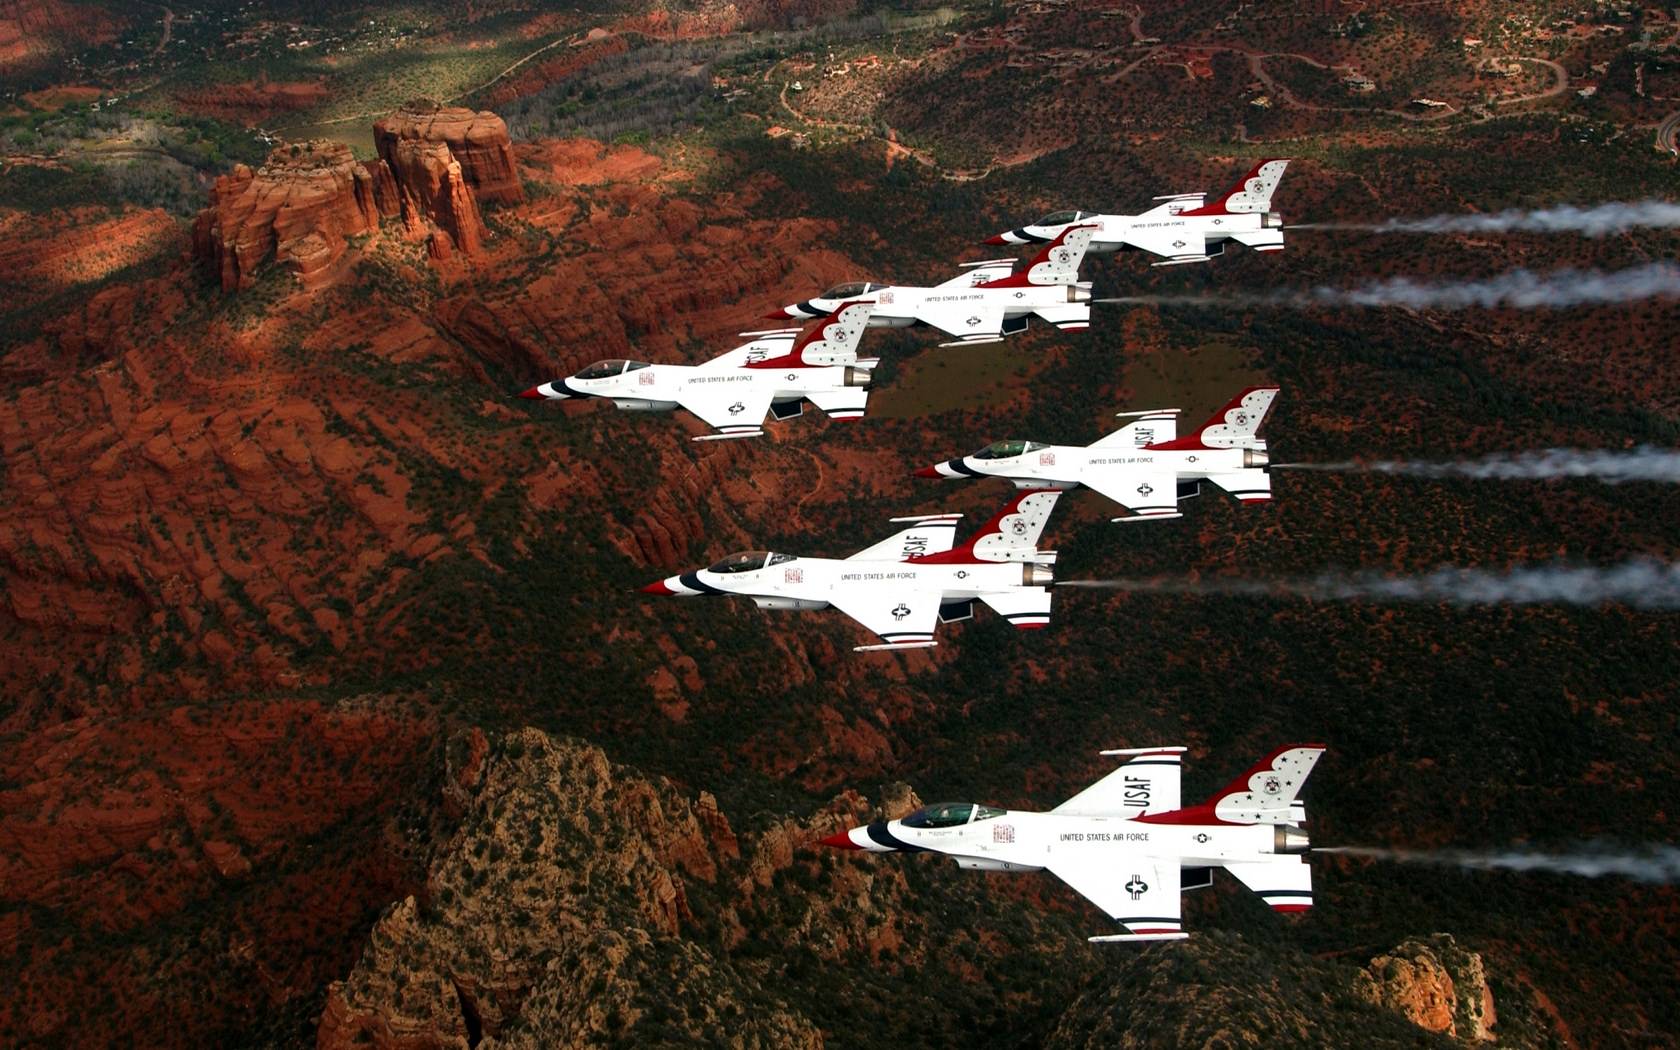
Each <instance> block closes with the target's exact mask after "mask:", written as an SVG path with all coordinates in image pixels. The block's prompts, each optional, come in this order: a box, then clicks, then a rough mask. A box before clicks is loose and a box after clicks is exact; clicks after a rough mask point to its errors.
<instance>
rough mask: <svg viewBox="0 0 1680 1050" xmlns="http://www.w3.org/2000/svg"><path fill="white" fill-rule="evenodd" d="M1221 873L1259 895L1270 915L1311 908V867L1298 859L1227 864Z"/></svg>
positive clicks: (1292, 857)
mask: <svg viewBox="0 0 1680 1050" xmlns="http://www.w3.org/2000/svg"><path fill="white" fill-rule="evenodd" d="M1225 870H1226V871H1228V872H1230V873H1231V874H1232V876H1234V877H1235V878H1236V880H1237V881H1238V882H1240V883H1242V884H1243V885H1244V886H1247V887H1248V888H1249V889H1251V890H1253V891H1254V892H1255V893H1258V894H1259V895H1260V899H1261V900H1263V901H1265V902H1266V903H1267V904H1269V905H1271V907H1272V909H1273V910H1274V911H1306V910H1307V909H1308V908H1310V907H1312V902H1313V893H1312V866H1311V865H1309V864H1308V863H1307V862H1306V860H1305V859H1304V858H1302V857H1299V856H1284V857H1279V858H1278V859H1277V860H1273V861H1263V862H1259V863H1252V864H1227V865H1225Z"/></svg>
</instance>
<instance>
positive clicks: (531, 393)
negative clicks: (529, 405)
mask: <svg viewBox="0 0 1680 1050" xmlns="http://www.w3.org/2000/svg"><path fill="white" fill-rule="evenodd" d="M519 396H520V397H522V398H524V399H525V400H527V401H542V400H544V398H543V393H542V391H541V390H539V389H537V388H536V387H532V388H531V389H529V390H525V391H522V392H521V393H520V395H519Z"/></svg>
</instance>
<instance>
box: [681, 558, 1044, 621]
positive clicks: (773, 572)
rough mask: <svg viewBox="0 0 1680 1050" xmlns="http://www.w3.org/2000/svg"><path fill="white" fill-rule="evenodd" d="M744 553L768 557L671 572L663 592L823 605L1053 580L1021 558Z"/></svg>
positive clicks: (974, 592) (958, 594)
mask: <svg viewBox="0 0 1680 1050" xmlns="http://www.w3.org/2000/svg"><path fill="white" fill-rule="evenodd" d="M744 553H745V554H747V555H762V556H763V557H762V558H761V559H760V564H758V565H757V566H753V565H752V564H751V560H750V559H748V560H743V561H741V562H738V563H737V565H736V566H732V565H731V564H730V559H727V558H726V559H724V561H721V562H718V563H716V564H714V565H712V566H711V567H709V568H705V569H696V570H694V571H691V572H685V573H682V574H681V575H678V576H672V577H669V578H667V579H665V580H664V581H662V583H661V584H659V585H657V586H663V587H664V588H665V591H664V592H663V593H667V594H675V595H683V596H696V595H703V594H710V595H720V594H727V595H738V596H742V597H748V598H752V599H753V600H754V601H756V602H758V604H759V605H760V606H761V607H762V608H767V609H777V608H781V609H821V608H825V607H827V606H828V605H829V604H830V603H831V602H832V601H833V599H834V596H835V592H836V591H838V590H845V591H846V592H848V593H851V594H855V593H857V592H859V591H862V590H879V591H880V592H881V593H882V594H883V595H884V596H887V597H891V596H893V595H897V594H903V593H907V592H927V591H936V592H939V593H940V594H942V595H943V596H944V597H945V599H946V600H948V601H962V600H965V599H968V598H978V597H980V596H981V595H984V594H996V593H998V592H1000V591H1007V590H1011V589H1015V588H1023V587H1039V588H1042V587H1043V586H1044V585H1045V584H1048V583H1049V582H1050V572H1049V570H1048V569H1045V568H1043V567H1042V566H1040V565H1037V564H1025V563H1022V562H916V561H863V560H855V559H839V558H799V557H795V556H793V555H791V554H775V553H771V552H768V551H749V552H744ZM731 557H734V558H740V557H741V556H739V555H734V556H731ZM737 566H738V567H737Z"/></svg>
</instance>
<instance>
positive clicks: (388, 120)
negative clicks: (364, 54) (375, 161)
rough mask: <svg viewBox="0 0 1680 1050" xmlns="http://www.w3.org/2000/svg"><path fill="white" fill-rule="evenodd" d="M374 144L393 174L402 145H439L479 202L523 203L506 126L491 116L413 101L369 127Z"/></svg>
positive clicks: (428, 102) (459, 107)
mask: <svg viewBox="0 0 1680 1050" xmlns="http://www.w3.org/2000/svg"><path fill="white" fill-rule="evenodd" d="M373 141H374V145H375V147H376V148H377V149H378V150H379V156H380V157H381V159H383V160H384V161H385V163H387V164H389V165H390V166H391V168H392V169H393V170H400V167H399V164H398V162H397V158H398V157H399V156H400V152H399V150H400V147H401V146H402V145H403V144H404V143H416V144H420V145H427V146H444V147H446V148H447V149H448V152H449V153H450V154H451V155H452V156H453V157H454V158H455V159H456V160H457V161H459V162H460V165H461V177H462V178H463V179H464V181H465V182H466V184H467V185H468V186H470V187H471V188H472V191H473V193H474V194H476V195H477V197H478V199H479V200H481V201H486V202H489V203H495V204H513V203H517V202H519V201H522V200H524V199H525V190H524V188H523V187H522V186H521V185H520V182H519V174H518V172H517V171H516V170H515V168H514V164H513V145H512V143H511V141H510V140H509V139H508V130H507V124H505V123H504V122H503V121H502V118H501V117H498V116H496V114H494V113H488V112H485V113H475V112H473V111H472V110H470V109H466V108H465V107H462V106H445V105H443V104H442V103H439V102H433V101H431V100H430V99H417V100H415V101H413V102H409V103H407V104H406V105H404V106H403V107H402V108H401V109H399V110H397V111H396V112H395V113H393V114H391V115H390V116H388V117H385V118H383V119H381V120H380V121H379V122H378V123H376V124H374V126H373Z"/></svg>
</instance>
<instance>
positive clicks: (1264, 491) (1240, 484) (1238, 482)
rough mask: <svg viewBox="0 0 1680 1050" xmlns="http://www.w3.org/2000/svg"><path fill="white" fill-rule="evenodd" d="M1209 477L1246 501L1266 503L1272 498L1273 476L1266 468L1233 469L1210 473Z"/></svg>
mask: <svg viewBox="0 0 1680 1050" xmlns="http://www.w3.org/2000/svg"><path fill="white" fill-rule="evenodd" d="M1207 479H1208V480H1209V481H1211V482H1213V483H1214V484H1215V485H1218V486H1219V487H1220V488H1222V489H1224V490H1225V491H1226V492H1229V493H1230V494H1231V495H1233V496H1235V497H1237V499H1239V500H1241V501H1243V502H1244V503H1264V502H1265V501H1266V500H1269V499H1271V498H1272V476H1271V474H1269V473H1267V472H1266V471H1264V470H1259V469H1252V470H1233V471H1230V472H1229V473H1226V474H1209V475H1208V476H1207Z"/></svg>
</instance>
